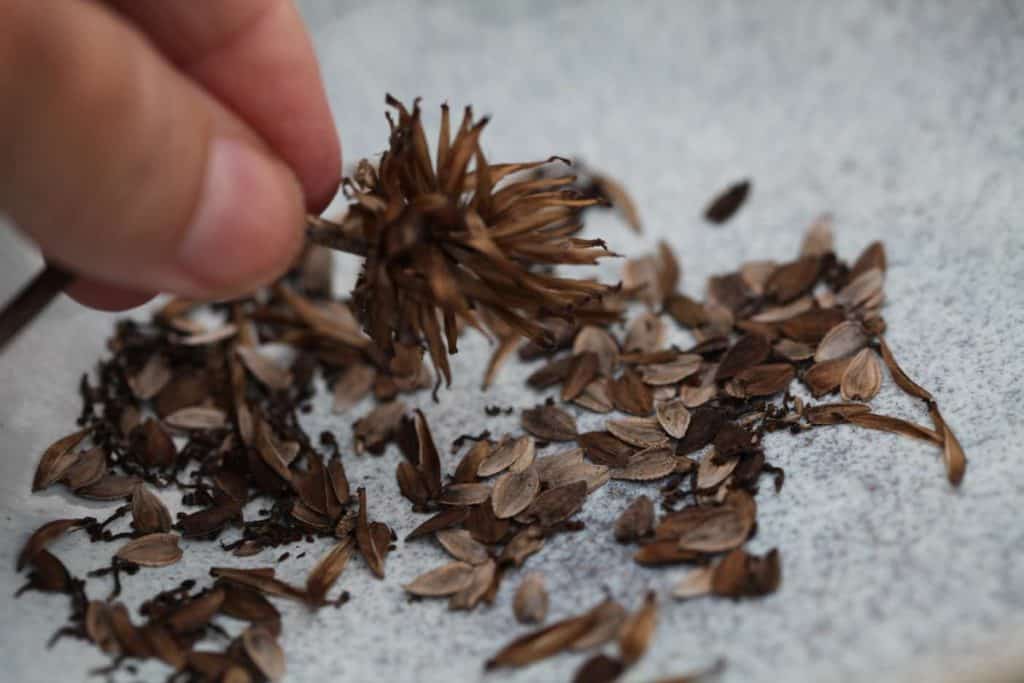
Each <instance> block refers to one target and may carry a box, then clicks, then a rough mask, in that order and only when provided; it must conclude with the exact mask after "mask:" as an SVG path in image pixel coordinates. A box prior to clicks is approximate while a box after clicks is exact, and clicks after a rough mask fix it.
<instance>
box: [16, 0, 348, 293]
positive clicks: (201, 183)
mask: <svg viewBox="0 0 1024 683" xmlns="http://www.w3.org/2000/svg"><path fill="white" fill-rule="evenodd" d="M0 97H2V98H3V105H2V106H0V212H7V213H9V214H10V216H11V217H12V218H13V219H14V221H15V223H16V224H17V225H18V226H19V227H20V228H21V229H22V230H23V231H24V232H25V233H26V234H27V235H28V236H29V237H31V238H32V239H33V240H34V241H35V242H36V243H37V244H38V245H39V246H40V247H41V248H42V250H43V253H44V255H45V256H46V257H47V259H48V260H52V261H53V262H55V263H58V264H60V265H62V266H64V267H65V268H67V269H68V270H70V271H72V272H74V273H75V274H77V275H80V276H81V277H80V278H79V279H78V280H77V281H76V282H75V283H74V284H73V285H72V287H71V289H70V291H69V293H70V294H71V295H72V296H74V297H75V298H76V299H78V300H79V301H81V302H82V303H85V304H87V305H91V306H94V307H97V308H106V309H119V308H128V307H131V306H135V305H138V304H140V303H142V302H143V301H145V300H146V299H148V298H149V297H150V296H151V295H152V294H153V293H155V292H161V291H163V292H172V293H175V294H179V295H182V296H187V297H194V298H214V297H227V296H231V295H236V294H240V293H243V292H245V291H248V290H251V289H253V288H255V287H256V286H258V285H260V284H262V283H264V282H267V281H269V280H271V279H273V278H274V277H276V276H277V275H279V274H280V273H281V272H283V271H284V269H286V268H287V266H288V265H289V263H291V261H292V260H293V259H294V257H295V255H296V254H297V252H298V250H299V248H300V247H301V244H302V235H303V229H302V226H303V222H304V214H305V212H306V210H309V211H314V212H318V211H320V210H322V209H323V208H324V206H326V204H327V203H328V202H329V201H330V199H331V197H332V196H333V195H334V192H335V190H336V188H337V182H338V178H339V176H340V171H341V147H340V143H339V141H338V136H337V134H336V132H335V130H334V125H333V121H332V119H331V114H330V111H329V109H328V105H327V99H326V95H325V93H324V91H323V85H322V82H321V80H320V74H319V71H318V67H317V63H316V59H315V56H314V54H313V50H312V46H311V44H310V41H309V38H308V36H307V34H306V31H305V28H304V26H303V24H302V21H301V18H300V17H299V15H298V12H297V11H296V9H295V7H294V5H293V4H292V2H291V1H290V0H209V1H207V2H177V1H175V0H171V1H166V2H165V1H163V0H106V1H102V2H101V1H98V0H94V1H86V0H62V1H61V2H39V0H0Z"/></svg>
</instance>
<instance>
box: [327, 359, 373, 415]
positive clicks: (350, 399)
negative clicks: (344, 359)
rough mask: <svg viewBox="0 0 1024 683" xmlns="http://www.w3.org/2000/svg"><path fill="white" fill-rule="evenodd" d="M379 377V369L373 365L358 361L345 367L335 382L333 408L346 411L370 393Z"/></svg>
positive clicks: (338, 411)
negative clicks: (375, 368)
mask: <svg viewBox="0 0 1024 683" xmlns="http://www.w3.org/2000/svg"><path fill="white" fill-rule="evenodd" d="M376 379H377V371H376V370H374V368H373V366H371V365H364V364H362V363H356V364H354V365H350V366H349V367H347V368H346V369H345V372H343V373H342V374H341V377H339V378H338V379H337V380H336V381H335V382H334V404H333V406H332V408H331V410H332V411H333V412H335V413H344V412H345V411H347V410H349V409H350V408H352V407H353V406H355V405H356V404H357V403H359V401H361V400H363V398H364V397H365V396H367V395H368V394H369V393H370V389H372V388H373V383H374V381H376Z"/></svg>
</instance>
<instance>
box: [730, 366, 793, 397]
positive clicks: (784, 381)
mask: <svg viewBox="0 0 1024 683" xmlns="http://www.w3.org/2000/svg"><path fill="white" fill-rule="evenodd" d="M794 377H796V370H794V369H793V366H792V365H790V364H789V363H766V364H764V365H755V366H754V367H752V368H747V369H746V370H743V371H742V372H739V373H737V375H736V376H735V377H734V378H733V379H732V382H733V383H734V384H735V386H736V387H737V388H738V389H739V391H740V393H741V394H742V395H743V396H771V395H772V394H778V393H781V392H783V391H785V390H786V389H788V388H789V385H790V383H791V382H792V381H793V378H794Z"/></svg>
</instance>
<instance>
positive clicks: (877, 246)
mask: <svg viewBox="0 0 1024 683" xmlns="http://www.w3.org/2000/svg"><path fill="white" fill-rule="evenodd" d="M885 269H886V258H885V246H884V245H883V244H882V243H881V242H872V243H871V244H869V245H868V246H867V247H866V248H865V249H864V251H863V252H861V255H860V256H859V257H857V261H856V262H855V263H854V264H853V267H852V268H851V269H850V276H849V279H850V280H851V281H852V280H856V279H857V278H858V277H860V276H861V275H863V274H864V273H866V272H868V271H869V270H879V271H881V272H883V273H884V272H885Z"/></svg>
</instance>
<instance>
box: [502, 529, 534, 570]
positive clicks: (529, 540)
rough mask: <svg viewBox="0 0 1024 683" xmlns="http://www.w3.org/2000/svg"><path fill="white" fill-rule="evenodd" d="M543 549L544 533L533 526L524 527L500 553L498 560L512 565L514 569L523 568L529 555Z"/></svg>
mask: <svg viewBox="0 0 1024 683" xmlns="http://www.w3.org/2000/svg"><path fill="white" fill-rule="evenodd" d="M543 547H544V533H543V532H542V531H541V530H540V528H538V527H535V526H530V527H526V528H525V529H523V530H522V531H520V532H519V533H518V534H516V535H515V536H513V537H512V538H511V539H510V540H509V542H508V543H506V544H505V547H504V548H503V549H502V551H501V556H500V557H499V560H500V561H501V562H502V563H512V564H514V565H515V566H516V567H521V566H523V562H525V561H526V558H528V557H529V556H530V555H533V554H534V553H536V552H538V551H539V550H540V549H541V548H543Z"/></svg>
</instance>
